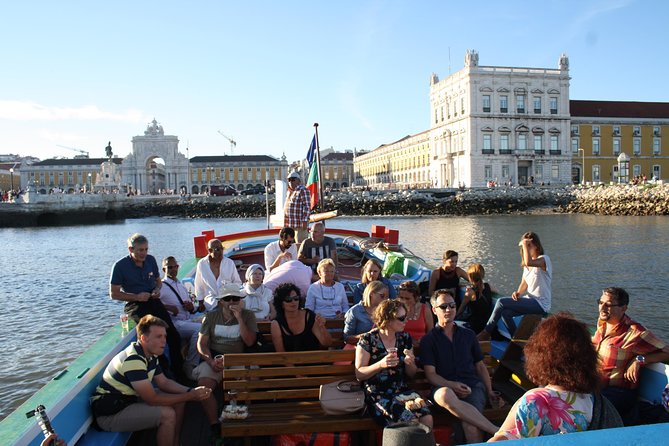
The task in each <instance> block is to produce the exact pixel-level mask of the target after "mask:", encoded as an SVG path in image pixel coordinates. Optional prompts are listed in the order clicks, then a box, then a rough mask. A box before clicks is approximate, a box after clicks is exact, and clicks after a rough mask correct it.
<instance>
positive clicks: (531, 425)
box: [490, 313, 622, 441]
mask: <svg viewBox="0 0 669 446" xmlns="http://www.w3.org/2000/svg"><path fill="white" fill-rule="evenodd" d="M524 352H525V372H526V373H527V376H528V378H530V379H531V380H532V381H533V382H534V383H535V384H537V385H539V386H542V387H539V388H536V389H532V390H529V391H527V392H526V393H525V395H523V396H522V397H521V398H520V399H519V400H518V401H516V403H515V404H514V405H513V407H512V408H511V410H510V411H509V415H508V416H507V417H506V420H504V423H503V424H502V426H501V427H500V429H499V431H498V432H497V433H496V434H495V436H494V437H493V438H492V439H491V440H490V441H497V440H509V439H518V438H527V437H538V436H542V435H554V434H565V433H569V432H581V431H585V430H588V426H589V425H590V421H591V420H592V415H593V407H594V401H595V395H594V394H595V392H598V387H599V382H600V378H599V373H598V364H597V352H596V351H595V348H594V347H593V345H592V342H591V341H590V333H589V332H588V329H587V327H586V326H585V324H583V323H582V322H579V321H577V320H576V319H574V318H573V317H572V316H571V315H570V314H568V313H559V314H557V315H555V316H551V317H549V318H548V319H546V320H545V321H544V322H542V323H541V325H539V328H537V331H536V332H535V333H534V334H533V335H532V336H531V337H530V339H529V340H528V342H527V345H526V346H525V350H524ZM621 425H622V424H621Z"/></svg>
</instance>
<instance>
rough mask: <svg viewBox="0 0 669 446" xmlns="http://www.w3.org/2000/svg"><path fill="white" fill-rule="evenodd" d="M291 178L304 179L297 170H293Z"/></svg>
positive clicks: (289, 176) (289, 177)
mask: <svg viewBox="0 0 669 446" xmlns="http://www.w3.org/2000/svg"><path fill="white" fill-rule="evenodd" d="M291 178H298V179H302V177H301V176H300V174H299V173H297V172H295V171H293V172H291V173H290V175H288V179H291Z"/></svg>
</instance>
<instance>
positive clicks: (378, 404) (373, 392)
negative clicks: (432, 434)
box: [355, 299, 433, 428]
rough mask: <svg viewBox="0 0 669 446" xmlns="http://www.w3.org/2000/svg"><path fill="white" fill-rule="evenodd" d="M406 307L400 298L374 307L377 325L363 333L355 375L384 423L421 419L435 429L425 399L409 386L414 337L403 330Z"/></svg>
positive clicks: (413, 363)
mask: <svg viewBox="0 0 669 446" xmlns="http://www.w3.org/2000/svg"><path fill="white" fill-rule="evenodd" d="M406 317H407V309H406V307H405V306H404V304H403V303H402V302H400V301H399V300H396V299H395V300H388V299H386V300H384V301H383V302H381V303H380V304H379V305H378V306H377V307H376V309H375V310H374V322H375V323H376V326H377V328H375V329H373V330H372V331H370V332H367V333H365V334H363V335H362V336H360V341H359V342H358V346H357V347H356V350H355V376H356V378H358V380H359V381H362V382H363V388H364V391H365V402H366V403H367V408H368V410H369V412H370V413H371V415H372V417H373V418H374V419H375V421H376V422H377V423H379V424H380V425H381V426H386V425H388V424H391V423H397V422H412V421H416V420H418V421H420V422H421V423H423V424H425V425H426V426H428V427H430V428H432V424H433V423H432V415H430V410H429V409H428V408H427V405H426V404H425V401H424V400H423V399H422V398H420V397H419V396H418V395H417V394H416V393H415V392H414V391H413V390H411V389H410V388H409V386H408V385H407V382H406V379H407V378H411V377H412V376H414V375H415V374H416V369H417V368H416V358H415V356H414V354H413V343H412V341H411V336H410V335H409V334H408V333H406V332H405V331H404V324H405V322H406Z"/></svg>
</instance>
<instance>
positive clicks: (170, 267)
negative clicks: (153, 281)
mask: <svg viewBox="0 0 669 446" xmlns="http://www.w3.org/2000/svg"><path fill="white" fill-rule="evenodd" d="M174 268H179V265H167V269H174Z"/></svg>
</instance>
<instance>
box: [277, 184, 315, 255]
mask: <svg viewBox="0 0 669 446" xmlns="http://www.w3.org/2000/svg"><path fill="white" fill-rule="evenodd" d="M310 212H311V195H310V194H309V190H308V189H307V188H306V187H304V186H303V185H302V178H301V177H300V174H299V173H297V172H291V173H290V175H288V193H287V194H286V203H285V205H284V208H283V225H284V226H289V227H291V228H293V229H295V232H296V238H297V243H302V240H306V239H307V237H308V236H309V213H310Z"/></svg>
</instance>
